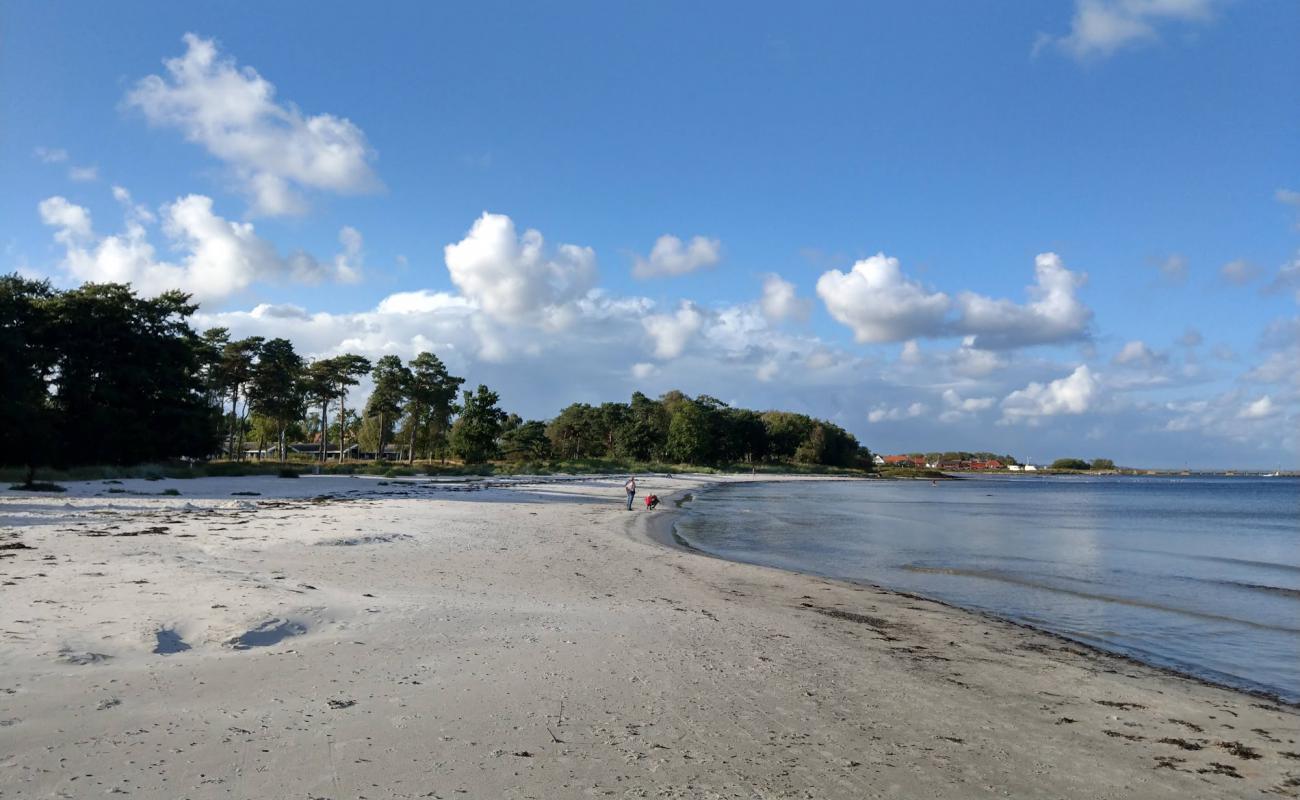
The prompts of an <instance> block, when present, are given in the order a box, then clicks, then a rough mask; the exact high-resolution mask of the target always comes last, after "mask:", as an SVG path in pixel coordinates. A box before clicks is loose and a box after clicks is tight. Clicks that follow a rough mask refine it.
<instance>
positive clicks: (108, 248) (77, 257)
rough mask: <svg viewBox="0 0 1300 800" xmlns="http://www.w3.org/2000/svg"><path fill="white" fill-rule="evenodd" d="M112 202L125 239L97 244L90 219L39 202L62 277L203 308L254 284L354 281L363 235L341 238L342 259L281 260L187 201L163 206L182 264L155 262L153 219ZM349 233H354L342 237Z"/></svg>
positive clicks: (240, 227)
mask: <svg viewBox="0 0 1300 800" xmlns="http://www.w3.org/2000/svg"><path fill="white" fill-rule="evenodd" d="M114 197H116V198H117V199H118V201H119V202H121V203H123V205H125V206H126V208H127V219H126V230H125V231H124V232H123V233H120V234H116V235H111V236H104V237H102V238H98V239H96V237H95V236H94V233H93V230H92V226H91V218H90V212H88V211H87V210H86V209H85V208H82V207H81V206H78V205H75V204H72V203H69V202H68V201H67V200H66V199H64V198H63V197H57V196H56V197H50V198H47V199H45V200H43V201H41V203H40V205H39V211H40V215H41V221H42V222H44V223H45V224H46V225H49V226H50V227H53V228H55V229H56V230H55V234H54V238H55V240H56V241H58V242H60V243H62V244H63V245H64V247H65V256H64V261H63V267H64V269H65V270H66V271H67V272H68V273H69V274H70V275H71V276H72V277H73V278H75V279H77V280H79V281H95V282H118V283H131V284H133V285H134V287H135V288H136V289H137V290H138V291H140V292H141V293H143V294H157V293H159V292H163V291H167V290H169V289H180V290H182V291H185V292H188V293H190V294H192V295H194V298H195V299H196V300H198V301H199V302H211V301H219V300H222V299H225V298H227V297H229V296H231V295H233V294H236V293H238V292H240V291H242V290H244V289H246V288H247V287H249V286H250V285H252V284H253V283H255V282H259V281H283V280H289V281H294V282H298V283H318V282H320V281H322V280H327V279H341V280H348V279H351V278H353V277H355V266H356V265H355V259H356V258H357V257H358V255H359V250H356V249H353V246H355V247H356V248H359V246H360V234H356V232H355V231H352V234H355V238H354V237H353V236H352V235H344V236H343V237H342V238H343V240H344V243H345V249H344V253H342V254H341V255H340V256H339V257H338V258H336V259H335V261H334V262H333V263H332V264H330V263H322V262H319V261H317V260H316V259H315V258H313V257H312V256H311V255H309V254H307V253H304V252H301V251H299V252H295V253H291V254H289V255H288V256H281V255H280V254H279V253H277V252H276V249H275V247H274V246H273V245H272V244H270V243H269V242H267V241H265V240H264V239H261V238H260V237H258V236H257V235H256V233H255V232H254V230H253V225H252V224H251V223H247V222H243V223H241V222H230V221H228V220H225V219H223V218H222V217H220V216H218V215H216V214H215V213H213V211H212V199H211V198H208V197H204V196H203V195H188V196H186V197H182V198H180V199H178V200H176V201H175V202H174V203H171V204H168V205H166V206H163V208H162V212H161V219H162V232H163V234H164V235H165V236H166V238H167V239H168V240H169V243H170V244H171V246H172V247H173V248H174V249H176V250H178V251H180V253H181V256H182V257H181V258H180V260H179V261H177V262H168V261H161V260H159V259H158V257H157V254H156V252H155V250H154V247H153V245H152V244H151V243H150V242H149V237H148V231H147V230H146V227H145V225H146V224H147V223H149V222H151V221H152V220H153V215H152V214H150V213H149V212H148V211H143V210H141V209H140V208H139V207H138V206H135V205H133V204H132V202H131V196H130V193H129V192H127V191H126V190H125V189H121V187H115V191H114ZM345 230H349V231H350V230H351V229H345Z"/></svg>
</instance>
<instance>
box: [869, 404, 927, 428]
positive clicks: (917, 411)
mask: <svg viewBox="0 0 1300 800" xmlns="http://www.w3.org/2000/svg"><path fill="white" fill-rule="evenodd" d="M927 411H929V408H928V407H927V406H926V405H925V404H924V403H912V404H910V405H907V406H900V407H897V408H891V407H889V406H883V405H882V406H876V407H875V408H873V409H872V410H871V411H870V412H868V413H867V422H870V423H873V424H874V423H877V422H885V421H897V420H901V419H915V418H916V417H919V416H921V415H922V414H924V413H926V412H927Z"/></svg>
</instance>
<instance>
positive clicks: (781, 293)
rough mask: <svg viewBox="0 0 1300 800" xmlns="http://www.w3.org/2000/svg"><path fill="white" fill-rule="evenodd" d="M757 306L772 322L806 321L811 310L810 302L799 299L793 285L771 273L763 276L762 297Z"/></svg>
mask: <svg viewBox="0 0 1300 800" xmlns="http://www.w3.org/2000/svg"><path fill="white" fill-rule="evenodd" d="M758 304H759V307H760V308H761V309H763V315H764V316H766V317H767V318H768V319H769V320H771V321H772V322H779V321H781V320H784V319H801V320H802V319H807V318H808V314H809V312H810V311H811V310H812V302H811V301H810V300H807V299H804V298H801V297H799V295H798V293H797V292H796V291H795V287H794V284H793V283H790V282H789V281H787V280H784V279H783V278H782V277H781V276H780V275H776V274H773V273H768V274H767V275H764V276H763V297H762V299H761V300H759V303H758Z"/></svg>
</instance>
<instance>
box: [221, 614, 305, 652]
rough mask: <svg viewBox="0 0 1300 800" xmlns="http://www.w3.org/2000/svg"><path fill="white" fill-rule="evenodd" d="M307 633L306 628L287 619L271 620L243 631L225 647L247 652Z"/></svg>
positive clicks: (228, 641) (229, 640) (227, 642)
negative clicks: (253, 648) (250, 649)
mask: <svg viewBox="0 0 1300 800" xmlns="http://www.w3.org/2000/svg"><path fill="white" fill-rule="evenodd" d="M306 632H307V626H306V625H303V624H302V623H301V622H295V621H294V620H289V619H279V618H274V617H273V618H271V619H268V620H267V621H266V622H263V623H262V624H261V625H258V626H257V627H256V628H253V629H252V630H248V631H244V632H243V633H242V634H240V635H239V636H236V637H234V638H233V639H228V640H227V641H226V645H227V646H229V647H230V648H231V649H232V650H248V649H249V648H252V647H270V646H271V645H273V644H279V643H280V642H282V641H284V640H285V639H288V638H290V637H292V636H301V635H302V634H304V633H306Z"/></svg>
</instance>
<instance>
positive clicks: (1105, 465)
mask: <svg viewBox="0 0 1300 800" xmlns="http://www.w3.org/2000/svg"><path fill="white" fill-rule="evenodd" d="M1092 469H1104V470H1110V469H1115V462H1114V461H1111V460H1110V459H1109V458H1094V459H1093V460H1092Z"/></svg>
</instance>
